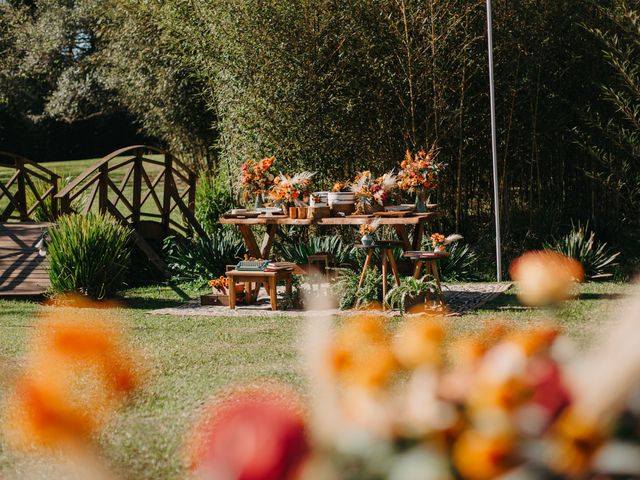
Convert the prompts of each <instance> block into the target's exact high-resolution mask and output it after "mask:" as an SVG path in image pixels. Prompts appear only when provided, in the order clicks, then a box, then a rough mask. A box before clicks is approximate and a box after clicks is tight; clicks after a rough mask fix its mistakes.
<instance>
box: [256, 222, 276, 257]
mask: <svg viewBox="0 0 640 480" xmlns="http://www.w3.org/2000/svg"><path fill="white" fill-rule="evenodd" d="M277 232H278V225H275V224H270V225H267V231H266V233H265V234H264V238H263V239H262V247H261V248H260V252H261V258H264V259H265V260H267V259H268V258H269V255H270V254H271V246H272V245H273V240H274V239H275V238H276V233H277Z"/></svg>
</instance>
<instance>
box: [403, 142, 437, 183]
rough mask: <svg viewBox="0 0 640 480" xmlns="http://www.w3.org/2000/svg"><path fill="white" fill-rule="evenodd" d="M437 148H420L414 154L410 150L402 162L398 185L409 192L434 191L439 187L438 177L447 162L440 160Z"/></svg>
mask: <svg viewBox="0 0 640 480" xmlns="http://www.w3.org/2000/svg"><path fill="white" fill-rule="evenodd" d="M437 156H438V153H437V152H436V151H435V149H433V148H432V149H431V150H429V152H426V151H425V150H419V151H418V153H416V154H415V155H412V154H411V152H410V151H409V150H407V153H406V155H405V158H404V160H403V161H402V162H401V163H400V173H399V174H398V187H399V188H400V189H401V190H405V191H408V192H418V191H433V190H435V189H436V188H437V187H438V177H439V176H440V174H441V173H442V171H443V170H444V167H445V164H444V163H442V162H438V161H437V160H436V157H437Z"/></svg>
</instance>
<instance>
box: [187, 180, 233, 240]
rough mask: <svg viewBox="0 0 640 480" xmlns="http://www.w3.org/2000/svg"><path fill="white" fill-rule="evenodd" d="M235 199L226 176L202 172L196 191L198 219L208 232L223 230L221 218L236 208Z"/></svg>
mask: <svg viewBox="0 0 640 480" xmlns="http://www.w3.org/2000/svg"><path fill="white" fill-rule="evenodd" d="M234 204H235V202H234V199H233V195H232V194H231V191H230V190H229V185H228V184H227V183H226V182H225V177H224V176H220V175H218V176H212V175H211V174H209V173H207V172H202V173H201V174H200V178H199V179H198V188H197V190H196V212H195V213H196V219H197V220H198V222H200V225H202V228H204V230H205V231H206V232H209V233H212V232H214V231H216V230H219V229H220V228H221V225H220V224H219V223H218V219H219V218H220V216H221V215H222V214H223V213H225V212H227V211H228V210H230V209H232V208H233V207H234Z"/></svg>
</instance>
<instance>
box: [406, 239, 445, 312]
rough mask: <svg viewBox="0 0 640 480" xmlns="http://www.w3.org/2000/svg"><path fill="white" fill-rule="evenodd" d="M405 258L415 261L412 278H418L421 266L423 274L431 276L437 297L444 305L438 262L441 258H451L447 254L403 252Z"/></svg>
mask: <svg viewBox="0 0 640 480" xmlns="http://www.w3.org/2000/svg"><path fill="white" fill-rule="evenodd" d="M403 256H404V257H405V258H410V259H411V260H415V262H416V266H415V269H414V271H413V278H420V273H421V272H422V266H423V265H424V267H425V274H427V275H431V276H432V277H433V279H434V280H435V282H436V287H438V296H439V300H440V303H441V304H442V305H444V304H445V303H444V295H443V293H442V285H441V283H440V270H439V269H438V260H440V259H441V258H448V257H450V256H451V254H450V253H449V252H427V251H414V252H405V253H404V254H403Z"/></svg>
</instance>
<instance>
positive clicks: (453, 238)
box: [431, 233, 462, 252]
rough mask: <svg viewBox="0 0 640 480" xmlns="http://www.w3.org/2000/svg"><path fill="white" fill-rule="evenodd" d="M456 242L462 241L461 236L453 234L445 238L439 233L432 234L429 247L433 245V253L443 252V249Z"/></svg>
mask: <svg viewBox="0 0 640 480" xmlns="http://www.w3.org/2000/svg"><path fill="white" fill-rule="evenodd" d="M458 240H462V235H460V234H457V233H454V234H451V235H449V236H448V237H445V236H444V235H443V234H441V233H434V234H433V235H431V245H433V251H434V252H444V250H445V247H446V246H447V245H450V244H452V243H454V242H457V241H458Z"/></svg>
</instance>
